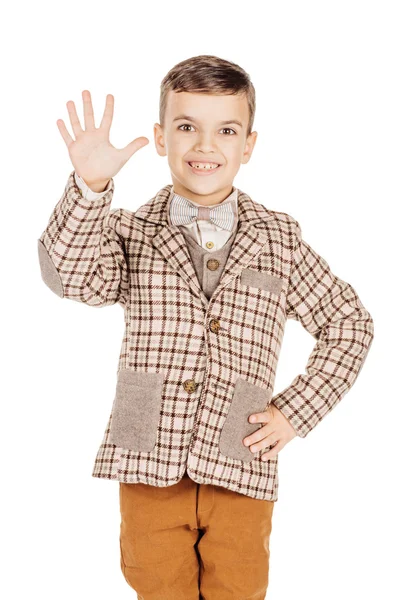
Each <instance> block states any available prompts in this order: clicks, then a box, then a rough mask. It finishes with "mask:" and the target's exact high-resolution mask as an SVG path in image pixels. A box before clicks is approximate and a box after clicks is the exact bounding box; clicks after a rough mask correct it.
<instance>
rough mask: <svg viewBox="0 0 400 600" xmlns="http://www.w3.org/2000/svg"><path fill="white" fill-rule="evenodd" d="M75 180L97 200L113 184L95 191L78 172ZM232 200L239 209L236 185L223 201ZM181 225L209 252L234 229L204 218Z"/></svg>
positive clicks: (218, 247) (87, 197) (86, 194)
mask: <svg viewBox="0 0 400 600" xmlns="http://www.w3.org/2000/svg"><path fill="white" fill-rule="evenodd" d="M75 181H76V184H77V186H78V187H79V189H80V190H81V193H82V196H83V197H84V198H86V199H87V200H97V199H98V198H101V197H102V196H104V194H105V193H106V192H107V191H108V190H109V189H110V185H111V179H110V181H109V182H108V185H107V187H106V189H105V190H104V191H103V192H94V191H93V190H91V189H90V188H89V187H88V186H87V185H86V183H85V181H84V180H83V179H82V177H80V176H79V175H78V174H77V173H76V172H75ZM171 191H172V193H175V192H174V189H173V187H172V190H171ZM186 199H187V200H188V201H189V202H191V203H192V204H193V205H194V206H204V205H203V204H200V203H198V202H194V200H190V199H189V198H186ZM230 200H232V201H233V202H234V203H235V206H236V210H237V188H235V187H233V190H232V192H231V194H230V195H229V196H228V197H227V198H225V200H223V202H229V201H230ZM179 227H186V229H187V230H188V231H189V232H190V233H191V235H192V237H193V239H195V240H196V242H197V243H198V244H199V245H200V246H201V247H202V248H204V249H205V250H208V251H209V252H213V251H215V250H219V249H220V248H222V247H223V246H224V244H225V242H226V241H227V240H228V238H229V237H230V235H231V233H232V231H228V230H227V229H223V228H222V227H219V226H218V225H215V224H214V223H212V222H211V221H206V220H204V219H199V220H195V221H193V222H192V223H187V224H186V225H179Z"/></svg>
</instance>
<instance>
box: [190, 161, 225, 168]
mask: <svg viewBox="0 0 400 600" xmlns="http://www.w3.org/2000/svg"><path fill="white" fill-rule="evenodd" d="M189 165H190V166H191V167H195V168H196V169H205V170H207V169H208V170H211V169H216V168H217V167H218V165H216V164H212V163H195V162H192V163H189Z"/></svg>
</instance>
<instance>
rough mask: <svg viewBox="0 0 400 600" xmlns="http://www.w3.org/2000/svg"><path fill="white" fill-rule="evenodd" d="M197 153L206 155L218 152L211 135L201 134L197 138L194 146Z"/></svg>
mask: <svg viewBox="0 0 400 600" xmlns="http://www.w3.org/2000/svg"><path fill="white" fill-rule="evenodd" d="M194 150H195V151H196V152H204V153H205V154H206V153H208V152H210V151H212V152H214V151H215V150H216V146H215V143H214V140H213V136H212V134H211V133H201V134H200V135H199V137H198V138H197V141H196V144H195V146H194Z"/></svg>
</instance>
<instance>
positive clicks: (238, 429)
mask: <svg viewBox="0 0 400 600" xmlns="http://www.w3.org/2000/svg"><path fill="white" fill-rule="evenodd" d="M271 396H272V389H271V388H262V387H260V386H259V385H255V384H253V383H251V382H250V381H247V380H246V379H244V378H243V377H239V378H238V379H237V380H236V384H235V389H234V392H233V398H232V402H231V405H230V407H229V411H228V415H227V417H226V420H225V423H224V425H223V427H222V430H221V435H220V438H219V449H220V451H221V452H222V454H224V455H225V456H229V457H230V458H236V459H238V460H243V461H245V462H249V461H251V460H252V459H253V458H254V456H255V455H256V453H254V452H252V451H251V450H250V449H249V448H248V447H247V446H245V445H244V444H243V439H244V438H245V437H247V436H249V435H250V434H252V433H253V432H254V431H256V430H257V429H259V428H260V425H261V426H262V424H260V423H249V416H250V415H252V414H253V413H257V412H263V411H265V410H266V408H267V406H268V404H269V401H270V399H271Z"/></svg>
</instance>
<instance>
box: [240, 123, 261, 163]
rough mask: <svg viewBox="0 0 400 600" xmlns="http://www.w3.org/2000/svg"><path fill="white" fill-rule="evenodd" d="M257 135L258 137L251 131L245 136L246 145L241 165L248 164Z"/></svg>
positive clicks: (255, 132)
mask: <svg viewBox="0 0 400 600" xmlns="http://www.w3.org/2000/svg"><path fill="white" fill-rule="evenodd" d="M257 135H258V133H257V131H252V132H251V133H250V134H249V135H248V136H247V140H246V145H245V148H244V152H243V159H242V163H243V164H246V163H248V162H249V160H250V158H251V155H252V153H253V150H254V146H255V145H256V141H257Z"/></svg>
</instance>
